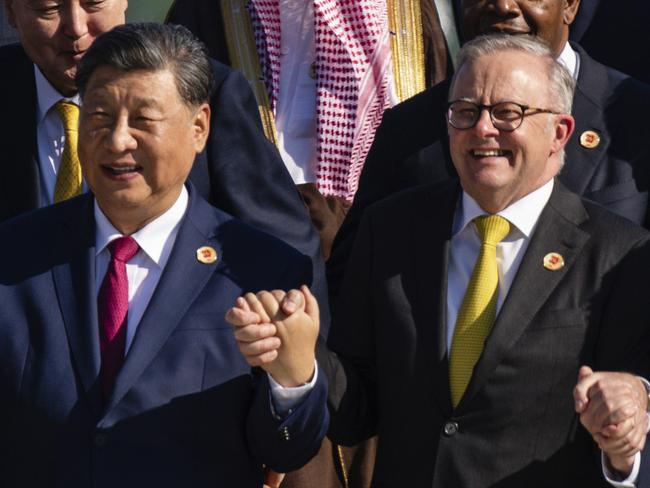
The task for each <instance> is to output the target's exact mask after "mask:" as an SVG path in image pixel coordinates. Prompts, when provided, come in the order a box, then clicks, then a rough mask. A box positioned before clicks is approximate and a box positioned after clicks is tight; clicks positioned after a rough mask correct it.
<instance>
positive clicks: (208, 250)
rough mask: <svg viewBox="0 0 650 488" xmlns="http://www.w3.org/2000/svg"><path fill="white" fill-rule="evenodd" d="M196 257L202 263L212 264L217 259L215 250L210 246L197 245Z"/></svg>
mask: <svg viewBox="0 0 650 488" xmlns="http://www.w3.org/2000/svg"><path fill="white" fill-rule="evenodd" d="M196 259H198V260H199V262H200V263H203V264H212V263H214V262H215V261H216V260H217V251H215V250H214V247H210V246H203V247H199V248H198V249H197V250H196Z"/></svg>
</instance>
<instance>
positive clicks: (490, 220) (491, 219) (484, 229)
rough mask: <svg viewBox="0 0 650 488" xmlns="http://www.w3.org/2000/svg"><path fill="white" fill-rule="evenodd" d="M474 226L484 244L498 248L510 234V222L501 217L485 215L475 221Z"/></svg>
mask: <svg viewBox="0 0 650 488" xmlns="http://www.w3.org/2000/svg"><path fill="white" fill-rule="evenodd" d="M474 225H476V229H477V230H478V235H479V237H480V238H481V242H483V244H487V245H489V246H496V245H497V244H498V243H499V242H501V241H502V240H503V239H504V238H505V237H506V236H507V235H508V232H510V222H508V220H506V219H504V218H503V217H501V216H500V215H484V216H482V217H477V218H476V219H474Z"/></svg>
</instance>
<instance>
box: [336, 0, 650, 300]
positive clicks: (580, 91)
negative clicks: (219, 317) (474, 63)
mask: <svg viewBox="0 0 650 488" xmlns="http://www.w3.org/2000/svg"><path fill="white" fill-rule="evenodd" d="M582 3H585V2H584V0H583V2H582ZM587 3H590V2H587ZM591 3H593V2H591ZM604 3H611V4H614V5H618V3H616V2H604ZM459 4H460V8H459V10H458V11H459V13H460V15H459V17H460V24H461V27H462V29H461V30H462V34H463V36H464V38H465V39H466V40H471V39H473V38H475V37H477V36H479V35H482V34H488V33H493V32H501V33H504V34H508V35H530V36H534V37H536V38H538V39H542V40H544V41H545V42H547V43H548V44H549V45H550V46H551V49H552V50H553V53H554V54H555V56H556V57H557V58H558V59H559V60H560V61H561V62H562V63H563V64H564V65H565V66H566V67H567V68H568V69H569V71H570V72H571V74H572V75H573V77H574V79H575V80H576V85H577V87H576V92H575V97H574V101H573V105H572V107H571V113H572V115H573V116H574V118H575V120H576V128H575V131H574V134H573V136H572V138H571V139H570V140H569V141H568V143H567V146H566V153H567V163H566V166H565V167H564V169H563V170H562V172H561V173H560V176H559V178H560V181H562V183H563V184H564V185H566V187H567V188H568V189H569V190H571V191H573V192H576V193H577V194H579V195H582V196H584V197H586V198H588V199H590V200H593V201H595V202H598V203H600V204H601V205H603V206H605V207H606V208H608V209H609V210H612V211H613V212H615V213H617V214H619V215H622V216H623V217H626V218H628V219H630V220H632V221H634V222H636V223H638V224H640V225H643V226H645V227H646V228H648V227H649V226H650V221H649V219H648V218H647V217H646V214H647V208H648V188H649V187H650V123H648V118H647V116H646V114H648V113H649V111H650V87H649V86H648V85H646V84H644V83H641V82H639V81H637V80H635V79H633V78H631V77H629V76H627V75H625V74H623V73H620V72H618V71H616V70H613V69H611V68H609V67H607V66H604V65H602V64H600V63H599V62H597V61H595V60H594V59H592V58H591V57H590V56H589V54H588V52H585V50H584V49H582V47H581V46H580V45H578V44H576V43H574V42H569V28H570V27H571V25H572V24H573V21H574V19H575V18H576V15H577V14H578V11H579V9H580V10H581V9H582V6H581V1H580V0H534V1H531V0H462V1H459ZM585 7H587V10H589V7H591V8H593V6H591V5H585ZM612 8H613V9H616V8H617V7H612ZM626 9H627V5H626V7H625V8H622V9H619V10H621V11H625V12H627V10H626ZM587 13H588V12H587ZM625 15H626V16H629V15H628V14H627V13H626V14H625ZM618 28H619V30H625V27H624V26H622V25H621V26H619V27H618ZM630 49H631V50H633V49H634V46H630ZM637 51H638V52H637V53H636V55H637V57H638V62H639V63H641V62H642V60H643V59H642V58H643V56H642V55H641V52H642V50H637ZM643 61H644V60H643ZM449 84H450V80H445V81H443V82H442V83H439V84H438V85H436V86H434V87H432V88H429V89H427V90H425V91H424V92H423V93H421V94H418V95H416V96H414V97H412V98H411V99H409V100H407V101H405V102H403V103H401V104H399V105H397V106H395V107H394V108H392V109H389V110H387V111H386V112H384V115H383V119H382V123H381V125H380V126H379V128H378V129H377V132H376V135H375V139H374V142H373V146H372V148H371V149H370V151H369V153H368V157H367V158H366V162H365V164H364V168H363V171H362V173H361V176H360V179H359V188H358V191H357V193H356V195H355V199H354V202H353V204H352V206H351V207H350V210H349V212H348V214H347V215H346V218H345V220H344V222H343V224H342V225H341V229H340V230H339V232H338V234H337V236H336V239H335V240H334V244H333V246H332V254H331V256H330V259H329V260H328V263H327V274H328V276H327V278H328V285H329V291H330V294H331V295H333V296H336V295H338V290H339V287H340V283H341V279H342V277H343V273H344V271H345V269H346V265H347V260H348V258H349V256H350V252H351V250H352V245H353V243H354V238H355V236H356V233H357V229H358V227H359V223H360V221H361V217H362V215H363V211H364V209H365V208H366V207H367V206H368V205H370V204H372V203H373V202H376V201H378V200H380V199H382V198H385V197H387V196H389V195H392V194H394V193H397V192H399V191H401V190H403V189H405V188H410V187H413V186H417V185H422V184H425V183H430V182H435V181H443V180H446V179H449V178H450V177H453V176H454V175H455V170H454V168H453V165H452V164H451V160H450V159H449V148H448V146H447V143H446V137H445V136H446V133H447V127H446V121H445V117H444V113H445V108H446V102H447V100H448V96H447V95H448V92H449Z"/></svg>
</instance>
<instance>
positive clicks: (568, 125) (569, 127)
mask: <svg viewBox="0 0 650 488" xmlns="http://www.w3.org/2000/svg"><path fill="white" fill-rule="evenodd" d="M556 117H557V120H556V121H555V129H554V130H555V132H554V134H553V143H552V145H551V154H556V153H558V152H560V151H561V150H562V148H563V147H564V146H566V143H567V142H569V138H570V137H571V134H573V131H574V129H575V127H576V122H575V119H574V118H573V117H572V116H571V115H569V114H560V115H556Z"/></svg>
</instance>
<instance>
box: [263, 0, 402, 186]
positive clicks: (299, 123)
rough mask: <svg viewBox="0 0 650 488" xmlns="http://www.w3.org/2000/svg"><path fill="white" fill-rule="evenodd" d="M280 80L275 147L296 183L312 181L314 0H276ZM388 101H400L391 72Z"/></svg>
mask: <svg viewBox="0 0 650 488" xmlns="http://www.w3.org/2000/svg"><path fill="white" fill-rule="evenodd" d="M278 6H279V8H280V29H281V39H280V52H281V55H282V56H281V58H280V83H279V87H278V88H279V90H278V100H277V103H276V107H275V127H276V129H277V131H278V150H279V151H280V156H281V157H282V161H284V164H285V166H286V167H287V170H288V171H289V174H290V175H291V178H292V179H293V182H294V183H295V184H297V185H298V184H301V183H314V182H315V181H316V168H317V163H318V154H317V146H318V132H317V120H316V102H317V86H316V78H315V76H314V73H313V69H312V66H314V63H315V61H316V41H315V35H314V2H313V0H308V1H301V2H296V1H295V0H279V3H278ZM390 88H391V90H390V93H391V102H392V103H391V104H392V105H395V104H396V103H398V102H399V100H398V98H397V95H396V92H395V89H394V84H393V82H392V72H391V87H390Z"/></svg>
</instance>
